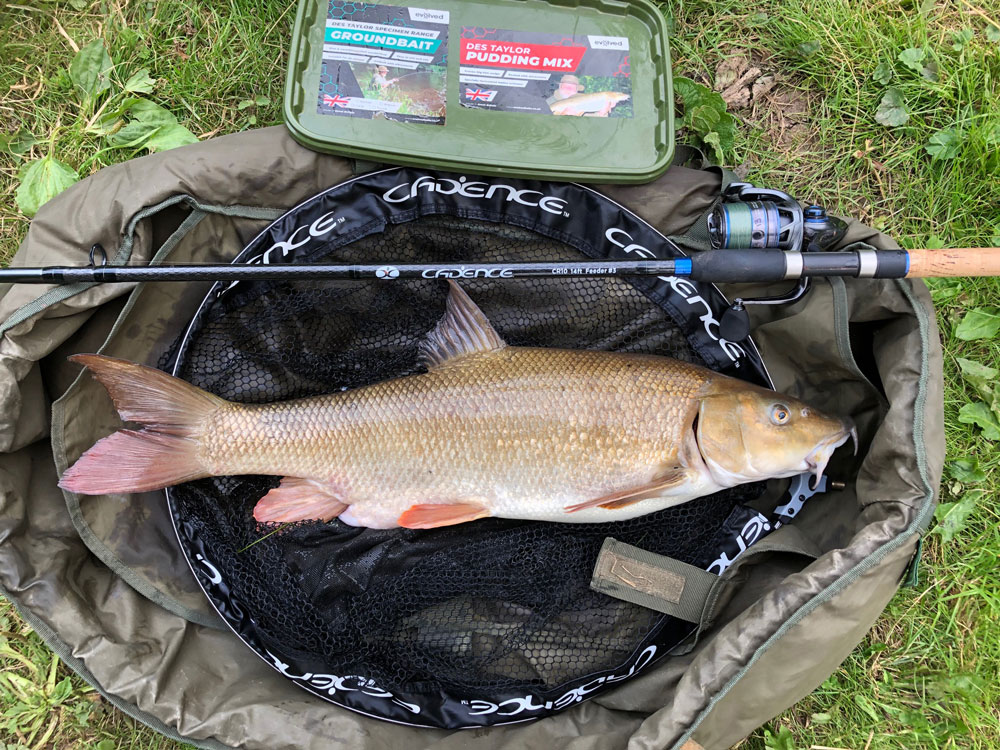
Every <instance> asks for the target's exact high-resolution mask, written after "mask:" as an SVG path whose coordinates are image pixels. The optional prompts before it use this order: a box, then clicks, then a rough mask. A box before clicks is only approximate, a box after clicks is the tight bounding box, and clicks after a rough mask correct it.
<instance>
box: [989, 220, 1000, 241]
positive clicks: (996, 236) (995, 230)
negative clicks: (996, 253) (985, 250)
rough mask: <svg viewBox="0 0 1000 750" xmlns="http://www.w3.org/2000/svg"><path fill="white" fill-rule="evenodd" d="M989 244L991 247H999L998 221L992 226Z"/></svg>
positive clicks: (999, 230) (999, 226)
mask: <svg viewBox="0 0 1000 750" xmlns="http://www.w3.org/2000/svg"><path fill="white" fill-rule="evenodd" d="M990 244H991V245H992V246H993V247H1000V221H998V222H997V223H996V224H994V225H993V236H992V237H990Z"/></svg>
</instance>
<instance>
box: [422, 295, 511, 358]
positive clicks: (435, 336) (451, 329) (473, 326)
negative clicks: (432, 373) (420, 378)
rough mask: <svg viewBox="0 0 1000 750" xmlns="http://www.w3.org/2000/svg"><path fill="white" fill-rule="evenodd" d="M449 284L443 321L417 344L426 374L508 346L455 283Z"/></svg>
mask: <svg viewBox="0 0 1000 750" xmlns="http://www.w3.org/2000/svg"><path fill="white" fill-rule="evenodd" d="M448 284H449V289H448V303H447V307H446V308H445V312H444V317H443V318H441V320H440V321H439V322H438V324H437V326H435V328H434V330H433V331H431V332H430V333H428V334H427V337H426V338H425V339H424V340H423V341H421V342H420V359H421V362H422V364H423V365H424V366H425V367H426V368H427V369H428V370H433V369H434V368H435V367H440V366H441V365H443V364H445V363H446V362H448V361H450V360H453V359H458V358H460V357H466V356H469V355H470V354H481V353H484V352H491V351H496V350H499V349H503V348H504V347H506V346H507V344H506V342H505V341H504V340H503V339H502V338H500V334H499V333H497V332H496V330H495V329H494V328H493V326H492V325H490V321H489V320H488V319H487V317H486V315H484V314H483V311H482V310H480V309H479V307H478V306H477V305H476V303H475V302H473V301H472V300H471V299H470V298H469V295H467V294H466V293H465V292H464V291H462V287H460V286H459V285H458V284H456V283H455V282H454V281H449V282H448Z"/></svg>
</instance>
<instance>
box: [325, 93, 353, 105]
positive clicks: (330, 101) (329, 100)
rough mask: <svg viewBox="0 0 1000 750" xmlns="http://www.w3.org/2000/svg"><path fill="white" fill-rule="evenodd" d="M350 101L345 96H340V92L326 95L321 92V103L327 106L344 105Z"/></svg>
mask: <svg viewBox="0 0 1000 750" xmlns="http://www.w3.org/2000/svg"><path fill="white" fill-rule="evenodd" d="M350 103H351V100H350V99H348V98H347V97H346V96H341V95H340V94H337V95H336V96H327V95H326V94H323V104H325V105H326V106H328V107H346V106H347V105H348V104H350Z"/></svg>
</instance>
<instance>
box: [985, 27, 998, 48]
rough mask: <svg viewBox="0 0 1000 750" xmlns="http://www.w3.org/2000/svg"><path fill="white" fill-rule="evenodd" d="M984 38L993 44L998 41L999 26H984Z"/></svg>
mask: <svg viewBox="0 0 1000 750" xmlns="http://www.w3.org/2000/svg"><path fill="white" fill-rule="evenodd" d="M986 38H987V39H988V40H989V41H991V42H993V43H994V44H996V43H997V42H1000V27H997V26H994V25H993V24H989V25H988V26H987V27H986Z"/></svg>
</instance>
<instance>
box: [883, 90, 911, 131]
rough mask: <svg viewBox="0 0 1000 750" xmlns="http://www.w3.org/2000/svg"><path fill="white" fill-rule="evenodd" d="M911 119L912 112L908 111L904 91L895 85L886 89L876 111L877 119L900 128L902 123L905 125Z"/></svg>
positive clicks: (886, 124)
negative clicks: (904, 100)
mask: <svg viewBox="0 0 1000 750" xmlns="http://www.w3.org/2000/svg"><path fill="white" fill-rule="evenodd" d="M909 119H910V113H909V112H907V111H906V106H905V103H904V102H903V94H902V92H900V90H899V89H897V88H896V87H894V86H892V87H889V88H888V89H886V92H885V94H884V95H883V96H882V101H881V103H880V104H879V105H878V111H877V112H875V121H876V122H878V123H879V125H885V126H886V127H887V128H898V127H899V126H900V125H905V124H906V123H907V121H908V120H909Z"/></svg>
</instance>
